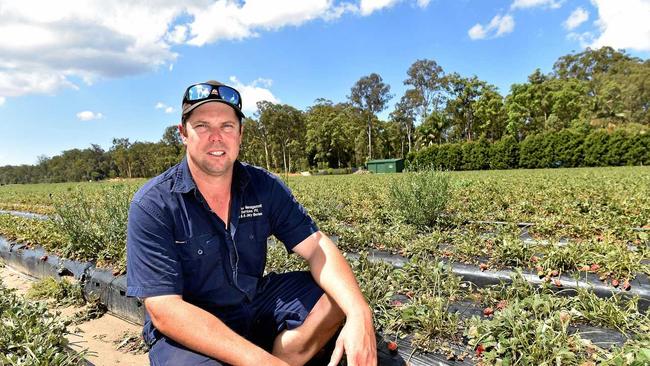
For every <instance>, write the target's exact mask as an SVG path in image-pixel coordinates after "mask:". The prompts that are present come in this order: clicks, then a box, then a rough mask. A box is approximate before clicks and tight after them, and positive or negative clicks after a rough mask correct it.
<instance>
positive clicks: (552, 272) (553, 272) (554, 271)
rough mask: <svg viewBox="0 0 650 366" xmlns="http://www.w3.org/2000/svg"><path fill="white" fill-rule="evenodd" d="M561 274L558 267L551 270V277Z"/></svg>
mask: <svg viewBox="0 0 650 366" xmlns="http://www.w3.org/2000/svg"><path fill="white" fill-rule="evenodd" d="M558 275H559V273H558V271H557V270H556V269H554V270H552V271H551V277H557V276H558Z"/></svg>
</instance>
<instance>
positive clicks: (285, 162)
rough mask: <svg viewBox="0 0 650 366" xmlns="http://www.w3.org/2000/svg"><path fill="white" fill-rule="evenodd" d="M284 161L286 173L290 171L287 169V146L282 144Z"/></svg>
mask: <svg viewBox="0 0 650 366" xmlns="http://www.w3.org/2000/svg"><path fill="white" fill-rule="evenodd" d="M282 161H283V162H284V173H285V174H286V173H287V172H288V170H287V147H286V145H284V144H282Z"/></svg>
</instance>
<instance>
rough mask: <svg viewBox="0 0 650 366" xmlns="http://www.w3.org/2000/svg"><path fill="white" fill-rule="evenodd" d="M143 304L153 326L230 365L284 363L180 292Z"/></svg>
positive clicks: (176, 339)
mask: <svg viewBox="0 0 650 366" xmlns="http://www.w3.org/2000/svg"><path fill="white" fill-rule="evenodd" d="M145 306H146V307H147V310H148V311H149V315H150V316H151V319H152V322H153V324H154V326H155V327H156V329H158V330H159V331H160V332H161V333H163V334H164V335H165V336H167V337H169V338H171V339H173V340H174V341H176V342H178V343H180V344H182V345H184V346H185V347H188V348H190V349H192V350H195V351H197V352H200V353H202V354H204V355H207V356H209V357H212V358H214V359H217V360H219V361H223V362H226V363H228V364H231V365H286V364H285V363H284V362H283V361H281V360H279V359H278V358H276V357H274V356H273V355H271V354H270V353H268V352H266V351H264V350H263V349H261V348H259V347H257V346H256V345H254V344H253V343H251V342H249V341H248V340H246V339H245V338H243V337H242V336H240V335H239V334H237V333H235V332H234V331H233V330H231V329H230V328H229V327H228V326H226V325H225V324H224V323H223V322H222V321H221V320H220V319H219V318H217V317H215V316H214V315H212V314H210V313H209V312H207V311H205V310H203V309H201V308H199V307H197V306H194V305H192V304H190V303H187V302H185V301H183V300H182V299H181V298H180V297H179V296H158V297H154V298H148V299H145Z"/></svg>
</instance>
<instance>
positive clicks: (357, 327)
mask: <svg viewBox="0 0 650 366" xmlns="http://www.w3.org/2000/svg"><path fill="white" fill-rule="evenodd" d="M293 251H294V252H296V253H297V254H298V255H300V256H301V257H303V258H305V259H306V260H307V262H308V263H309V269H310V271H311V274H312V276H313V277H314V280H315V281H316V282H317V283H318V284H319V285H320V287H321V288H322V289H323V290H325V292H326V293H327V294H328V295H329V296H330V297H332V298H333V299H334V301H335V302H336V304H337V305H338V306H339V307H340V308H341V310H342V311H343V313H344V314H345V316H346V321H345V325H344V326H343V329H342V330H341V334H340V335H339V337H338V339H337V340H336V348H335V349H334V353H333V354H332V358H331V361H330V365H336V364H337V363H338V362H339V361H340V360H341V358H342V357H343V352H345V353H346V354H347V359H348V366H375V365H377V343H376V341H375V330H374V328H373V326H372V313H371V312H370V308H369V307H368V303H367V302H366V300H365V299H364V297H363V294H362V293H361V289H360V288H359V285H358V284H357V281H356V279H355V278H354V274H353V273H352V269H351V268H350V265H349V264H348V262H347V261H346V260H345V258H344V257H343V255H342V254H341V252H340V251H339V250H338V248H337V247H336V245H335V244H334V243H333V242H332V241H331V240H330V238H329V237H328V236H327V235H324V234H323V233H321V232H320V231H319V232H316V233H314V234H312V235H311V236H309V237H308V238H307V239H305V240H303V241H302V242H300V244H298V245H296V246H295V247H294V248H293Z"/></svg>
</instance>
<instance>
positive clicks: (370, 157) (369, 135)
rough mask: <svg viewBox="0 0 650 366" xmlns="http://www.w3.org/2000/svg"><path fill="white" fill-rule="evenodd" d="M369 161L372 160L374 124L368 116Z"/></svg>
mask: <svg viewBox="0 0 650 366" xmlns="http://www.w3.org/2000/svg"><path fill="white" fill-rule="evenodd" d="M368 160H372V122H371V118H370V116H368Z"/></svg>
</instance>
